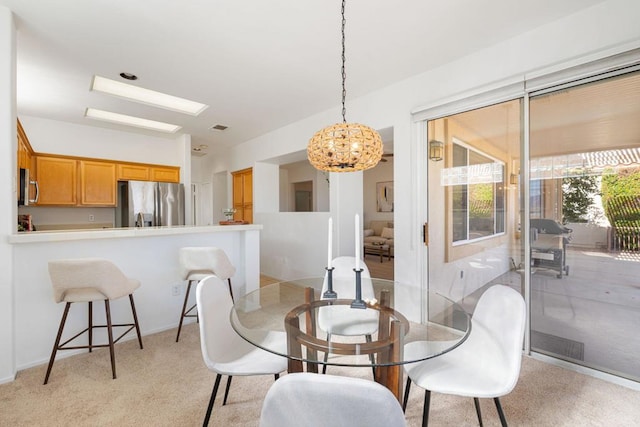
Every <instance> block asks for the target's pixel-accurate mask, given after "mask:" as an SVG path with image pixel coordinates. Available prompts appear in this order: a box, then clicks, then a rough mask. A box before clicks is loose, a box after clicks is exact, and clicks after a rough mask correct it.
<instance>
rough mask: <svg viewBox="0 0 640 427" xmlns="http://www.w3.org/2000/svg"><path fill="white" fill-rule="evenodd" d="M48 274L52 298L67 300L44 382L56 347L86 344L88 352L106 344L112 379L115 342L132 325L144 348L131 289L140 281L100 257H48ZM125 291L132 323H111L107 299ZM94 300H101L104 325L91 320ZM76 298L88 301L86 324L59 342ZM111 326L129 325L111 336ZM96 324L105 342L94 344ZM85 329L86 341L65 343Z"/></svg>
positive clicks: (114, 364) (59, 348)
mask: <svg viewBox="0 0 640 427" xmlns="http://www.w3.org/2000/svg"><path fill="white" fill-rule="evenodd" d="M49 276H50V277H51V283H52V285H53V298H54V300H55V301H56V303H60V302H62V301H64V302H66V305H65V307H64V313H63V314H62V319H61V320H60V327H59V328H58V335H57V337H56V342H55V344H54V345H53V351H52V352H51V358H50V359H49V366H48V367H47V374H46V376H45V377H44V383H45V384H47V382H48V381H49V375H50V374H51V368H52V367H53V362H54V361H55V358H56V353H57V352H58V350H75V349H80V348H88V349H89V353H91V352H92V350H93V349H94V348H99V347H109V354H110V357H111V371H112V373H113V379H116V360H115V353H114V344H115V343H117V342H118V341H120V339H121V338H122V337H124V336H125V335H126V334H127V333H129V332H130V331H131V330H132V329H133V328H135V329H136V333H137V335H138V343H139V344H140V348H141V349H142V348H143V347H142V335H141V334H140V326H139V325H138V316H137V314H136V307H135V304H134V302H133V291H134V290H136V289H137V288H138V287H139V286H140V282H139V281H137V280H134V279H129V278H127V277H126V276H125V275H124V274H123V273H122V272H121V271H120V270H119V269H118V267H116V266H115V265H114V264H113V263H111V262H110V261H107V260H105V259H101V258H82V259H66V260H57V261H50V262H49ZM125 295H129V302H130V304H131V312H132V314H133V323H125V324H112V323H111V309H110V306H109V301H111V300H115V299H118V298H121V297H123V296H125ZM93 301H104V307H105V314H106V321H107V324H106V325H94V324H93ZM76 302H86V303H89V326H88V327H87V328H86V329H84V330H82V331H81V332H79V333H77V334H76V335H74V336H73V337H72V338H70V339H68V340H67V341H65V342H63V343H62V344H60V339H61V338H62V332H63V330H64V325H65V322H66V321H67V315H68V314H69V308H71V304H73V303H76ZM114 327H128V329H127V330H126V331H125V332H124V333H122V335H120V336H119V337H118V338H116V339H115V340H114V339H113V328H114ZM95 328H106V329H107V336H108V340H109V343H108V344H93V330H94V329H95ZM85 332H88V335H89V344H88V345H84V346H67V344H69V343H70V342H71V341H73V340H75V339H76V338H78V337H80V335H82V334H84V333H85Z"/></svg>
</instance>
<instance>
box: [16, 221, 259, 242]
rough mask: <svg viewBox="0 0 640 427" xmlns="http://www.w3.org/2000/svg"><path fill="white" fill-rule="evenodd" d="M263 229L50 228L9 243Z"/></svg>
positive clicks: (23, 234) (254, 226)
mask: <svg viewBox="0 0 640 427" xmlns="http://www.w3.org/2000/svg"><path fill="white" fill-rule="evenodd" d="M248 230H262V225H260V224H247V225H209V226H192V225H183V226H171V227H127V228H103V229H93V230H48V231H29V232H20V233H17V234H13V235H10V236H9V243H12V244H16V243H39V242H63V241H70V240H95V239H113V238H123V237H155V236H169V235H178V234H193V233H216V232H225V233H226V232H230V231H248Z"/></svg>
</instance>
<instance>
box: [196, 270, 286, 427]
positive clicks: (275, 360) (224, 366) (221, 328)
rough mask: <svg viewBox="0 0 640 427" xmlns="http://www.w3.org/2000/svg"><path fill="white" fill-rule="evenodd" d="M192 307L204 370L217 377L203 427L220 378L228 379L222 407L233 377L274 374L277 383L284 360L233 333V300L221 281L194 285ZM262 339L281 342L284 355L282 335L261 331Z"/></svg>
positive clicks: (206, 421) (283, 366)
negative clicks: (195, 313)
mask: <svg viewBox="0 0 640 427" xmlns="http://www.w3.org/2000/svg"><path fill="white" fill-rule="evenodd" d="M196 304H197V307H198V316H199V317H200V322H199V325H200V347H201V349H202V358H203V360H204V363H205V365H206V366H207V368H209V370H211V371H213V372H215V373H216V374H217V375H216V381H215V384H214V386H213V390H212V392H211V398H210V399H209V406H208V407H207V414H206V416H205V418H204V423H203V425H205V426H206V425H208V424H209V418H210V417H211V410H212V409H213V403H214V401H215V398H216V394H217V392H218V386H219V385H220V379H221V378H222V375H227V376H228V378H227V386H226V389H225V393H224V400H223V402H222V404H223V405H225V404H226V403H227V396H228V394H229V387H230V386H231V378H232V377H233V376H234V375H275V378H276V380H277V379H278V377H279V374H280V372H283V371H285V370H286V369H287V359H286V358H285V357H282V356H278V355H276V354H273V353H269V352H267V351H265V350H262V349H260V348H258V347H256V346H254V345H252V344H250V343H249V342H248V341H246V340H244V339H243V338H242V337H240V335H238V334H237V333H236V331H234V330H233V327H232V326H231V321H230V312H231V308H232V306H233V301H232V300H231V296H230V295H229V292H228V291H227V290H226V289H225V286H224V282H223V281H222V280H220V278H218V277H217V276H208V277H206V278H205V279H204V280H202V281H201V282H200V283H198V286H197V288H196ZM264 340H265V341H267V340H269V341H274V340H275V341H279V342H281V345H282V353H283V354H284V353H286V348H287V338H286V334H285V333H284V332H266V331H265V336H264ZM269 348H273V344H269Z"/></svg>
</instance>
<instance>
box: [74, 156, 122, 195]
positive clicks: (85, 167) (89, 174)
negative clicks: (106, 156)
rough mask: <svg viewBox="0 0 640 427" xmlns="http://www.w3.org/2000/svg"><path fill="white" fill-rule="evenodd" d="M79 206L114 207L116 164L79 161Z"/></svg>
mask: <svg viewBox="0 0 640 427" xmlns="http://www.w3.org/2000/svg"><path fill="white" fill-rule="evenodd" d="M79 170H80V205H82V206H115V205H116V185H117V182H116V164H115V163H111V162H97V161H92V160H80V161H79Z"/></svg>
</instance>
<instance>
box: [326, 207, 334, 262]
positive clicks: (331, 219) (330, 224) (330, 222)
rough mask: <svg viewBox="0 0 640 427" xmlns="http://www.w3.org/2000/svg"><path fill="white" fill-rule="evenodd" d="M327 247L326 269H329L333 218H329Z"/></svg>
mask: <svg viewBox="0 0 640 427" xmlns="http://www.w3.org/2000/svg"><path fill="white" fill-rule="evenodd" d="M328 241H329V245H328V247H327V268H331V260H332V256H331V247H332V246H333V218H331V217H329V239H328Z"/></svg>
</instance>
